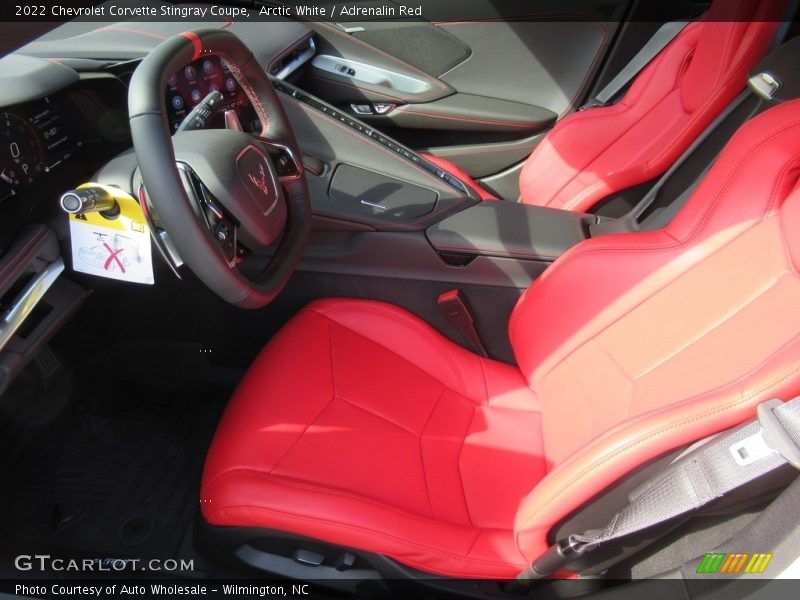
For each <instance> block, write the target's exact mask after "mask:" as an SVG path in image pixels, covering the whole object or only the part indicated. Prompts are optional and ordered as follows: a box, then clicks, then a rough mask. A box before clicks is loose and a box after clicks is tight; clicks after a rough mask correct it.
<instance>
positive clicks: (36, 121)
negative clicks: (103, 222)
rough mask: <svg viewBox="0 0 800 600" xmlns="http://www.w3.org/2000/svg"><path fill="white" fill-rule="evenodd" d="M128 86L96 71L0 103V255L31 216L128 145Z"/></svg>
mask: <svg viewBox="0 0 800 600" xmlns="http://www.w3.org/2000/svg"><path fill="white" fill-rule="evenodd" d="M125 102H126V89H125V86H124V85H123V83H122V82H121V81H119V79H117V78H116V77H113V76H111V75H109V76H96V77H93V78H88V79H85V80H79V81H77V82H75V83H73V84H72V85H70V86H68V87H66V88H65V89H62V90H58V91H55V92H52V93H50V94H47V95H44V96H43V97H40V98H34V99H31V100H28V101H25V102H18V103H16V104H9V105H5V106H3V105H0V256H1V255H2V254H3V252H4V251H5V249H6V248H8V247H9V245H10V244H11V243H12V241H13V239H14V238H15V236H16V235H17V234H18V233H19V231H20V230H21V228H22V227H23V226H24V225H25V224H26V223H32V222H36V221H37V220H38V219H40V218H43V217H41V216H40V215H38V214H37V212H38V209H40V208H41V209H42V211H44V210H46V209H48V208H49V209H52V208H53V207H54V206H55V205H56V200H57V199H58V197H59V196H60V195H61V194H62V193H63V192H64V191H65V190H67V189H70V188H71V187H74V186H75V185H77V184H80V183H83V182H85V181H88V180H89V179H90V178H91V176H92V174H93V173H94V171H95V170H96V169H98V168H99V167H100V166H101V165H102V164H104V162H106V161H107V160H108V158H109V156H113V155H114V154H116V153H119V152H122V151H123V150H125V149H126V148H128V147H130V143H131V142H130V130H129V128H128V122H127V110H126V104H125Z"/></svg>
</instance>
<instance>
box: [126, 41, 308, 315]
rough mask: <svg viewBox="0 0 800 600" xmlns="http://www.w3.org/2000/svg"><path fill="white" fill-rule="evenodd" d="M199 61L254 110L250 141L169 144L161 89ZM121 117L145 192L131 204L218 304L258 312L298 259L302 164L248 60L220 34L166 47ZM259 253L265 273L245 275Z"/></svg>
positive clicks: (202, 133) (215, 136) (136, 84)
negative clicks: (149, 218)
mask: <svg viewBox="0 0 800 600" xmlns="http://www.w3.org/2000/svg"><path fill="white" fill-rule="evenodd" d="M206 55H216V56H218V57H219V58H221V59H222V60H223V61H224V62H225V63H226V64H227V67H228V68H229V70H230V72H231V74H232V75H233V77H234V78H235V79H236V80H237V81H238V83H239V86H240V87H241V89H242V90H244V92H245V93H246V94H247V97H248V98H249V100H250V102H251V103H252V105H253V107H254V108H255V111H256V114H257V115H258V118H259V120H260V122H261V126H262V131H261V135H260V136H253V135H250V134H247V133H244V132H241V131H232V130H220V129H208V130H203V129H201V130H195V131H184V132H181V133H177V134H176V135H175V136H174V137H173V136H172V135H171V134H170V127H169V122H168V119H167V109H166V99H165V90H166V89H167V83H168V81H169V79H170V77H171V76H172V75H173V74H174V73H176V72H177V71H178V70H179V69H181V68H183V67H185V66H186V65H187V64H189V63H190V62H192V61H194V60H197V59H198V58H200V57H201V56H206ZM128 109H129V114H130V126H131V134H132V136H133V147H134V151H135V153H136V158H137V161H138V163H139V171H140V174H141V179H142V182H143V187H144V189H145V190H146V194H144V195H142V194H140V202H141V203H143V209H144V210H148V206H144V205H147V204H149V208H152V210H153V212H154V213H155V214H157V216H158V221H159V224H160V225H161V226H163V228H164V229H165V230H166V232H167V234H168V235H169V237H170V239H171V241H172V242H173V243H174V245H175V248H176V249H177V251H178V253H179V254H180V256H181V258H182V259H183V261H184V262H185V263H186V264H187V265H188V266H189V268H191V270H192V271H193V272H194V273H195V274H196V275H197V277H198V278H199V279H200V280H201V281H202V282H203V283H205V284H206V285H207V286H208V287H209V288H210V289H211V290H213V291H214V292H216V293H217V294H218V295H219V296H220V297H221V298H223V299H224V300H227V301H228V302H231V303H232V304H235V305H237V306H240V307H243V308H260V307H262V306H265V305H267V304H268V303H269V302H271V301H272V300H273V299H274V298H275V297H276V296H277V295H278V293H279V292H280V291H281V290H282V289H283V287H284V286H285V285H286V283H287V282H288V280H289V278H290V277H291V275H292V273H293V272H294V270H295V268H296V267H297V264H298V263H299V261H300V258H301V257H302V254H303V251H304V249H305V246H306V244H307V242H308V236H309V232H310V229H311V208H310V204H309V195H308V187H307V185H306V181H305V177H304V175H303V167H302V163H301V161H299V160H297V159H295V157H299V156H300V153H299V151H298V147H297V142H296V140H295V137H294V134H293V132H292V129H291V127H290V125H289V121H288V119H287V117H286V114H285V113H284V111H283V107H282V106H281V103H280V101H279V100H278V96H277V94H276V92H275V89H274V87H273V86H272V83H271V82H270V80H269V77H268V76H267V75H266V73H264V71H263V70H262V69H261V67H260V66H259V64H258V61H257V60H256V59H255V57H254V56H253V53H252V52H251V51H250V50H249V49H248V48H247V46H245V45H244V43H243V42H242V41H241V40H240V39H239V38H238V37H236V36H235V35H234V34H232V33H230V32H228V31H224V30H221V29H200V30H196V31H190V32H186V33H182V34H180V35H178V36H175V37H173V38H170V39H168V40H166V41H164V42H163V43H161V44H160V45H159V46H158V47H156V48H155V49H153V50H152V51H151V52H150V53H149V54H148V55H147V56H146V57H145V59H144V60H143V61H142V62H141V63H140V64H139V67H138V68H137V69H136V71H135V73H134V75H133V78H132V79H131V83H130V88H129V93H128ZM276 152H279V153H281V156H282V161H283V164H284V168H282V169H281V174H280V175H279V173H278V172H277V171H276V167H275V164H274V162H273V159H272V156H273V155H275V153H276ZM287 157H288V160H287ZM287 163H288V164H289V167H288V169H287V168H285V166H286V164H287ZM268 249H270V250H274V253H273V255H272V259H271V260H270V262H269V264H268V265H267V266H266V267H265V268H263V269H260V270H259V273H258V274H257V275H255V276H252V277H248V276H247V275H245V274H244V273H243V272H242V267H244V266H245V265H244V264H243V263H245V262H246V261H247V256H249V255H250V253H253V254H254V255H255V254H257V253H259V252H262V254H263V253H264V251H267V250H268Z"/></svg>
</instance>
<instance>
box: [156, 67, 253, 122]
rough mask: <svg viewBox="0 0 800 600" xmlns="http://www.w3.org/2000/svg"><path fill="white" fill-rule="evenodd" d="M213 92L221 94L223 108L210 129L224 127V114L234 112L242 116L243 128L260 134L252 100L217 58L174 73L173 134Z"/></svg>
mask: <svg viewBox="0 0 800 600" xmlns="http://www.w3.org/2000/svg"><path fill="white" fill-rule="evenodd" d="M210 92H220V93H222V96H223V101H222V106H221V108H220V111H219V114H218V115H217V116H216V119H215V120H214V121H212V122H211V123H209V125H208V126H209V127H212V128H213V127H224V121H223V117H222V113H224V112H225V111H226V110H233V111H235V112H236V114H237V115H238V116H239V120H240V121H241V123H242V127H243V128H244V130H245V131H247V132H250V133H257V132H258V131H260V129H261V127H260V124H259V121H258V118H257V117H256V114H255V110H254V109H253V106H252V104H250V100H249V98H248V97H247V94H245V92H244V90H242V88H241V86H239V83H238V82H237V81H236V79H235V78H234V76H233V74H232V73H231V72H230V69H228V66H227V64H226V63H225V62H224V61H223V60H222V59H220V58H219V57H218V56H214V55H209V56H206V57H203V58H200V59H198V60H196V61H194V62H192V63H189V64H188V65H186V66H185V67H184V68H183V69H181V70H180V71H178V72H177V73H175V74H174V75H173V76H172V78H171V79H170V80H169V83H168V85H167V95H166V102H167V111H168V113H169V120H170V125H171V126H172V131H175V130H176V129H178V126H179V125H180V124H181V121H183V119H184V117H186V115H188V114H189V113H190V112H191V110H192V109H193V108H194V107H195V106H197V105H198V104H199V103H200V101H201V100H202V99H203V98H205V97H206V96H207V95H208V94H209V93H210Z"/></svg>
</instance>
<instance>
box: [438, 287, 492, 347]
mask: <svg viewBox="0 0 800 600" xmlns="http://www.w3.org/2000/svg"><path fill="white" fill-rule="evenodd" d="M437 304H438V305H439V310H440V311H441V313H442V316H443V317H444V318H445V319H447V322H448V323H450V324H451V325H452V326H453V327H455V328H456V329H458V331H459V332H461V334H462V335H463V336H464V337H465V338H467V341H469V343H470V345H472V349H473V350H474V351H475V352H476V353H477V354H480V355H481V356H483V357H487V356H489V355H488V354H487V352H486V348H484V346H483V344H482V343H481V338H480V337H479V336H478V330H477V329H475V317H473V316H472V311H470V309H469V305H468V304H467V301H466V299H465V298H464V297H463V296H462V295H461V291H460V290H458V289H455V290H450V291H449V292H444V293H443V294H440V295H439V299H438V300H437Z"/></svg>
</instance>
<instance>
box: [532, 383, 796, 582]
mask: <svg viewBox="0 0 800 600" xmlns="http://www.w3.org/2000/svg"><path fill="white" fill-rule="evenodd" d="M787 463H789V464H791V465H792V466H794V467H795V468H797V469H800V398H795V399H794V400H791V401H789V402H782V401H781V400H769V401H767V402H764V403H762V404H760V405H759V407H758V419H756V420H754V421H751V422H750V423H748V424H746V425H743V426H741V427H738V428H736V429H734V430H732V431H730V432H728V433H724V434H722V435H719V436H716V437H714V438H712V439H711V440H710V441H709V442H707V443H706V444H704V445H703V446H701V447H700V448H698V449H696V450H694V451H692V452H690V453H688V454H687V455H685V456H683V457H681V458H679V459H677V460H676V461H675V462H673V463H672V464H671V465H670V466H669V467H667V469H666V470H665V471H664V472H662V473H660V474H659V475H657V476H656V477H654V478H652V479H650V480H649V481H648V482H647V483H645V484H644V485H643V486H641V487H639V488H638V489H637V490H635V491H634V492H633V493H632V495H631V497H630V498H629V504H628V505H627V506H625V507H624V508H623V509H622V510H621V511H620V512H618V513H617V514H616V515H614V517H613V518H612V519H611V521H610V522H609V523H608V524H607V525H606V526H605V527H603V528H602V529H593V530H589V531H586V532H585V533H582V534H578V535H570V536H569V537H568V538H567V539H566V540H562V541H559V542H557V543H556V544H554V545H553V546H551V547H550V549H549V550H548V551H547V552H546V553H545V554H544V555H542V556H541V557H540V558H538V559H537V560H535V561H534V562H533V563H532V564H531V566H530V567H528V569H526V570H525V571H524V572H523V573H521V574H520V575H519V576H518V577H517V579H522V580H526V579H541V578H543V577H548V576H550V575H552V574H553V573H555V572H556V571H558V570H560V569H563V568H565V567H566V566H567V565H569V563H571V562H572V561H574V560H575V559H577V558H579V557H580V556H582V555H583V554H585V553H586V552H591V551H592V550H594V549H596V548H598V547H600V546H601V545H604V544H608V543H610V542H613V541H615V540H618V539H620V538H623V537H626V536H629V535H631V534H634V533H638V532H641V531H644V530H646V529H649V528H651V527H654V526H656V525H660V524H662V523H666V522H668V521H670V520H672V519H674V518H676V517H679V516H682V515H688V514H690V513H692V512H694V511H696V510H697V509H699V508H702V507H704V506H706V505H707V504H710V503H711V502H713V501H714V500H717V499H719V498H721V497H722V496H724V495H725V494H727V493H729V492H732V491H733V490H736V489H739V488H742V487H745V486H746V485H748V484H750V483H752V482H755V481H757V480H758V479H760V478H761V477H763V476H764V475H766V474H767V473H770V472H772V471H775V470H776V469H778V468H780V467H782V466H784V465H786V464H787Z"/></svg>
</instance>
